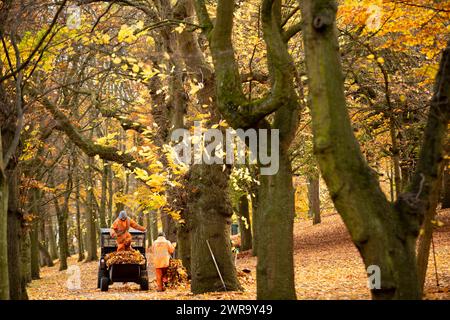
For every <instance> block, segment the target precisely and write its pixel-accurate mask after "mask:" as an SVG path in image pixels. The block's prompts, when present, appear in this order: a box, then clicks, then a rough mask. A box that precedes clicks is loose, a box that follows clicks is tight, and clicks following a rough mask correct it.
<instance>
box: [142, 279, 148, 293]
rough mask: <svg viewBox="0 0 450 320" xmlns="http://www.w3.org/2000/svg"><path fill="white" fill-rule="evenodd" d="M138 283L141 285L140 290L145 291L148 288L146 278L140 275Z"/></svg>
mask: <svg viewBox="0 0 450 320" xmlns="http://www.w3.org/2000/svg"><path fill="white" fill-rule="evenodd" d="M140 285H141V290H144V291H147V290H148V278H147V277H142V278H141V283H140Z"/></svg>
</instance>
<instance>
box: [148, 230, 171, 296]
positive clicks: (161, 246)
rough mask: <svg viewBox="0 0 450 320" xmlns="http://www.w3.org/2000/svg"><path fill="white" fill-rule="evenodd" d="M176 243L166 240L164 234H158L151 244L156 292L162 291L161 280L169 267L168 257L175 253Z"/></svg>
mask: <svg viewBox="0 0 450 320" xmlns="http://www.w3.org/2000/svg"><path fill="white" fill-rule="evenodd" d="M175 246H176V243H173V244H172V243H171V242H170V241H169V240H167V239H166V235H165V234H164V232H162V231H161V232H159V233H158V238H157V239H156V240H155V241H154V242H153V245H152V251H153V264H154V266H155V275H156V285H157V291H158V292H161V291H164V290H165V288H164V283H163V279H164V277H165V275H166V272H167V268H168V267H169V262H170V255H171V254H172V253H173V252H174V251H175Z"/></svg>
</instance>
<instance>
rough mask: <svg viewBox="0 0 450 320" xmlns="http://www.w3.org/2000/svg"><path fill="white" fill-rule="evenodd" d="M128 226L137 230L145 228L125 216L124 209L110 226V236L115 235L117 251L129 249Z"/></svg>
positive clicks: (129, 235) (129, 236)
mask: <svg viewBox="0 0 450 320" xmlns="http://www.w3.org/2000/svg"><path fill="white" fill-rule="evenodd" d="M130 227H132V228H134V229H136V230H139V231H145V230H146V229H145V228H144V227H142V226H140V225H139V224H137V223H136V221H134V220H133V219H131V218H129V217H128V216H127V213H126V212H125V211H121V212H120V213H119V217H118V218H117V219H116V220H115V221H114V223H113V225H112V226H111V232H110V234H111V237H113V238H114V237H116V236H117V240H116V241H117V251H124V250H130V249H131V239H132V237H131V234H130V233H129V232H128V230H129V229H130Z"/></svg>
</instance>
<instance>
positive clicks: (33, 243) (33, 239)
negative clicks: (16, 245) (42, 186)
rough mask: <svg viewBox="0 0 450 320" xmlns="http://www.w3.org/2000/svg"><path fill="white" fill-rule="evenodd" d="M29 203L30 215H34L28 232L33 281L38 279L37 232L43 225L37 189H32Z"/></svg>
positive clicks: (38, 251) (38, 252)
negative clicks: (30, 204)
mask: <svg viewBox="0 0 450 320" xmlns="http://www.w3.org/2000/svg"><path fill="white" fill-rule="evenodd" d="M31 194H32V196H31V201H32V212H31V213H32V214H33V215H34V217H33V221H32V225H31V230H30V269H31V278H32V279H33V280H35V279H39V278H40V276H39V271H40V270H39V268H40V265H39V254H40V250H39V230H40V224H42V223H43V221H42V215H41V213H40V210H39V208H40V198H41V197H40V195H41V192H40V191H39V190H38V189H33V190H32V191H31Z"/></svg>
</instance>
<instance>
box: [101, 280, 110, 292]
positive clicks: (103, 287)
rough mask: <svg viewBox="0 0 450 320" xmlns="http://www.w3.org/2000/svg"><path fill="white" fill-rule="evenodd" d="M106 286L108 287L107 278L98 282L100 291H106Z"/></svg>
mask: <svg viewBox="0 0 450 320" xmlns="http://www.w3.org/2000/svg"><path fill="white" fill-rule="evenodd" d="M108 286H109V278H107V277H102V279H101V280H100V290H101V291H108Z"/></svg>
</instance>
